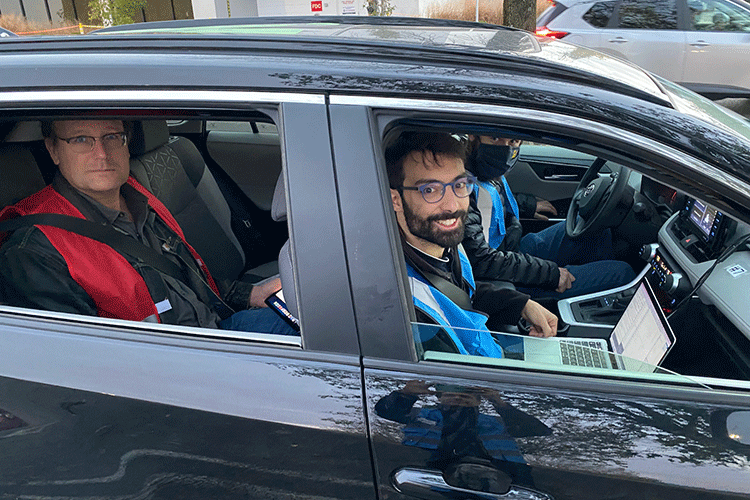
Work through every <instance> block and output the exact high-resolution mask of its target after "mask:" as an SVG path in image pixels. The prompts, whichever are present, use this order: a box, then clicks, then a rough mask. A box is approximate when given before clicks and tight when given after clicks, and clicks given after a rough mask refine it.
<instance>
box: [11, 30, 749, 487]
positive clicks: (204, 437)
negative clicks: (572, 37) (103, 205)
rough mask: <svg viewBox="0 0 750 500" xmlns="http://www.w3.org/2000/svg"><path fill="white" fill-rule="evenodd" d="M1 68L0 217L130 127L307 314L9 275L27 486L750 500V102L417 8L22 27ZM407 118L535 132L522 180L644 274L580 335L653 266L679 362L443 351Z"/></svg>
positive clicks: (159, 177)
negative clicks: (204, 311) (719, 97)
mask: <svg viewBox="0 0 750 500" xmlns="http://www.w3.org/2000/svg"><path fill="white" fill-rule="evenodd" d="M0 64H2V67H3V69H4V71H3V75H4V78H3V79H2V81H0V107H1V108H2V116H1V117H0V140H1V142H0V179H2V181H1V182H0V206H7V205H10V204H13V203H16V202H17V201H18V200H20V199H22V198H24V197H26V196H29V195H30V194H32V193H34V192H36V191H37V190H39V189H41V188H43V187H44V186H45V185H47V184H49V183H50V182H51V179H52V176H53V175H54V170H55V168H54V165H53V163H52V161H51V159H50V158H49V156H48V155H47V153H46V151H45V149H44V144H43V141H42V135H41V129H40V122H41V121H42V120H50V119H59V118H71V117H72V118H83V119H85V118H102V117H105V118H112V119H123V120H127V121H128V122H130V123H132V125H133V133H132V137H131V140H130V143H129V147H130V155H131V172H132V174H133V176H135V177H136V178H138V179H139V180H140V181H141V182H142V183H144V185H146V186H147V187H149V188H150V190H151V191H152V192H153V193H154V195H156V197H158V198H159V199H160V200H161V201H162V202H163V203H164V204H165V205H166V206H167V207H168V208H169V210H170V211H171V212H172V213H173V214H174V216H175V218H176V219H177V221H178V222H179V223H180V225H181V226H182V228H183V230H184V232H185V236H186V239H187V240H188V241H189V242H190V243H191V244H192V245H193V246H194V247H195V248H196V250H197V251H198V253H199V254H200V255H201V257H202V258H203V259H204V260H205V262H206V264H207V265H208V267H209V269H210V270H211V272H212V273H213V275H214V277H216V278H217V279H227V280H232V279H237V278H238V277H240V276H244V277H245V279H247V280H250V281H257V280H262V279H264V278H266V277H269V276H272V275H274V274H276V273H277V272H279V271H280V272H281V281H282V285H283V292H284V297H285V301H286V303H287V307H288V309H289V312H290V314H291V315H293V316H294V317H296V318H297V319H298V322H299V325H300V327H301V331H300V335H299V336H282V335H270V334H264V333H251V332H240V331H230V330H218V329H216V330H214V329H206V328H196V327H187V326H175V325H168V324H159V323H152V322H133V321H125V320H120V319H111V318H103V317H95V316H83V315H77V314H69V313H60V312H56V311H50V310H40V309H34V308H30V307H24V305H23V304H19V303H17V301H16V300H15V297H13V294H12V293H10V292H9V290H12V289H14V285H22V284H23V281H24V280H25V279H28V277H24V276H23V275H17V278H16V279H17V280H18V283H5V284H3V288H1V289H0V294H1V295H0V296H1V297H2V302H3V303H4V305H2V306H0V325H1V326H0V330H1V331H2V335H0V498H8V499H11V498H13V499H15V498H123V499H124V498H170V499H171V498H263V499H268V498H279V499H281V498H295V499H299V498H309V499H323V498H326V499H327V498H373V499H375V498H379V499H395V498H404V499H406V498H424V499H435V498H482V499H492V498H496V499H499V498H514V499H518V498H522V499H549V498H554V499H558V500H562V499H576V500H581V499H604V498H612V499H615V498H617V499H622V498H628V499H630V498H632V499H641V498H660V499H679V500H684V499H691V498H693V499H699V498H700V499H706V498H712V499H714V498H715V499H730V498H731V499H735V498H745V497H747V496H748V495H750V382H749V381H748V380H749V378H750V340H749V337H750V307H748V299H749V298H750V286H749V283H750V273H749V272H748V270H750V251H749V250H748V248H747V246H746V241H747V235H748V234H750V226H749V225H748V222H750V125H748V123H747V122H746V121H743V120H742V119H740V118H739V117H738V116H736V115H734V114H732V113H730V112H727V111H725V110H722V109H721V108H719V107H717V106H715V105H713V104H712V103H711V102H709V101H707V100H704V99H703V98H701V97H699V96H697V95H695V94H693V93H691V92H689V91H687V90H685V89H684V88H682V87H679V86H676V85H674V84H672V83H669V82H667V81H665V80H662V79H660V78H658V77H655V76H653V75H651V74H648V73H646V72H644V71H642V70H640V69H638V68H637V67H635V66H632V65H630V64H628V63H625V62H622V61H619V60H616V59H610V58H608V57H607V56H604V55H602V54H600V53H597V52H593V51H589V50H587V49H584V48H581V47H576V46H573V45H569V44H566V43H564V42H562V41H558V40H551V39H545V38H537V37H535V36H534V35H532V34H529V33H526V32H523V31H519V30H513V29H506V28H501V27H494V26H489V25H479V24H472V23H460V22H442V21H427V20H419V19H390V18H383V19H358V18H313V19H293V18H284V19H246V20H236V19H232V20H226V21H217V20H212V21H189V22H175V23H153V24H149V23H144V24H139V25H132V26H128V27H117V28H114V29H109V30H105V31H103V32H100V33H96V34H90V35H87V36H80V37H69V38H68V37H66V38H51V37H50V38H32V37H30V38H18V39H8V40H6V41H5V42H4V43H2V44H0ZM407 130H412V131H413V130H421V131H444V132H449V133H451V134H455V135H456V136H457V137H463V136H465V135H468V134H480V135H491V136H496V137H504V136H510V137H517V138H522V139H523V140H524V145H523V146H522V149H521V160H520V161H519V163H518V165H517V166H516V167H515V169H514V170H513V171H512V176H510V181H511V183H513V185H514V189H516V190H523V191H525V192H528V193H531V194H535V195H537V196H539V197H543V198H545V199H548V200H551V201H552V202H553V203H555V204H556V205H557V206H559V207H560V210H561V211H567V209H568V207H572V210H570V211H568V214H570V215H568V219H569V220H570V221H571V228H570V229H571V231H572V232H574V233H575V232H581V230H583V229H589V228H594V227H611V228H612V230H613V232H614V234H615V236H616V241H617V243H618V248H619V250H620V252H621V255H622V258H623V259H626V260H627V261H628V262H630V263H631V264H632V265H633V266H634V268H636V269H637V271H638V277H637V278H636V279H635V280H634V281H633V282H632V283H630V284H628V285H626V286H623V287H621V288H618V289H615V290H608V291H605V292H602V293H598V294H594V295H590V296H584V297H574V298H570V299H566V300H562V301H559V302H557V301H548V302H547V303H546V304H547V305H548V306H549V307H550V308H551V309H552V310H554V311H555V312H557V313H558V314H559V315H560V318H561V319H562V320H563V321H564V322H565V323H566V324H567V325H569V330H568V335H569V336H571V337H572V336H588V337H602V338H604V337H607V336H609V334H610V333H611V331H612V327H613V325H614V324H616V323H618V322H619V321H620V319H621V318H620V316H622V314H623V310H624V309H625V307H626V306H627V305H628V301H629V298H630V297H631V296H633V294H634V293H635V292H636V288H637V287H639V286H641V285H642V284H644V283H649V284H650V286H651V287H652V288H653V289H654V291H655V293H656V299H657V300H658V301H659V305H660V306H661V307H660V310H663V311H665V312H666V313H667V314H668V315H669V319H668V321H669V325H670V326H671V330H672V331H673V332H674V335H675V337H676V343H675V345H674V347H673V349H672V350H671V351H670V352H669V354H668V355H667V357H666V359H665V360H664V361H663V362H661V363H659V365H660V366H658V367H657V366H655V365H640V368H639V369H604V368H585V367H566V366H563V365H561V364H555V363H544V362H532V361H529V360H525V361H524V360H519V359H514V358H513V356H510V355H508V356H506V357H504V358H501V359H491V358H483V357H477V356H468V355H461V354H456V353H454V352H449V351H448V352H444V351H434V350H431V348H430V347H428V346H426V345H424V344H422V343H421V342H420V339H421V336H420V334H421V333H422V332H423V331H424V330H425V329H430V328H432V329H434V328H435V326H434V325H422V324H417V323H415V321H414V319H415V311H414V307H413V305H412V297H411V292H410V289H409V285H408V281H407V276H406V268H405V263H404V256H403V252H402V248H401V244H400V241H399V238H398V230H397V225H396V220H395V217H394V213H393V207H392V204H391V198H390V191H389V186H388V181H387V176H386V172H385V164H384V156H383V152H384V147H385V146H386V145H387V144H388V143H389V142H390V141H392V140H393V139H394V138H395V137H396V136H397V135H398V134H400V133H401V132H403V131H407ZM597 185H606V186H609V188H607V189H606V190H605V191H601V192H598V191H597V192H596V196H599V197H600V198H598V199H600V200H601V203H600V204H599V205H597V206H596V207H593V208H594V209H595V210H594V209H592V207H591V206H590V205H589V206H588V207H587V208H586V210H585V212H582V210H581V208H582V206H583V205H584V204H585V200H584V199H583V196H584V195H585V194H586V192H589V194H590V192H591V191H592V190H593V189H594V188H595V187H596V186H597ZM590 186H594V188H590ZM579 214H580V215H584V216H585V217H583V220H584V222H585V223H586V225H581V226H577V225H576V221H577V220H579V219H577V218H576V215H579ZM524 222H531V221H524ZM553 222H555V221H554V220H553V221H550V222H547V223H546V224H549V223H553ZM529 226H530V224H529ZM641 255H642V257H641ZM111 279H112V284H115V283H116V280H117V279H118V277H117V276H116V275H115V273H113V275H112V277H111ZM680 302H683V304H682V305H680V304H679V303H680ZM657 312H658V311H657ZM627 328H630V327H627ZM635 328H636V326H633V327H632V329H633V330H634V329H635ZM519 331H520V330H519V329H517V328H515V325H511V326H510V327H509V328H508V329H507V331H505V332H497V334H496V335H497V338H498V341H499V342H504V341H507V340H508V339H515V340H516V341H519V342H522V341H523V340H525V339H526V338H528V337H523V336H513V335H512V334H513V332H515V333H516V334H518V332H519ZM560 335H563V332H561V333H560ZM511 350H512V349H510V348H509V349H508V354H510V351H511ZM626 368H627V367H626Z"/></svg>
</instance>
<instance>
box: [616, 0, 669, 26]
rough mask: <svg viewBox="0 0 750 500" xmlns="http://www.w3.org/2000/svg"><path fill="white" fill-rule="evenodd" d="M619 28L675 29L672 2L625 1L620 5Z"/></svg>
mask: <svg viewBox="0 0 750 500" xmlns="http://www.w3.org/2000/svg"><path fill="white" fill-rule="evenodd" d="M619 19H620V22H619V26H618V27H620V28H636V29H651V30H666V29H677V5H676V3H675V1H674V0H658V1H653V0H625V1H623V2H622V4H620V16H619Z"/></svg>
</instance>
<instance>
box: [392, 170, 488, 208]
mask: <svg viewBox="0 0 750 500" xmlns="http://www.w3.org/2000/svg"><path fill="white" fill-rule="evenodd" d="M476 182H477V178H476V177H474V176H473V175H467V176H465V177H461V178H458V179H456V180H455V181H452V182H438V181H433V182H428V183H426V184H420V185H419V186H401V189H406V190H408V191H419V192H420V193H421V194H422V198H424V201H426V202H427V203H437V202H439V201H440V200H442V199H443V197H444V196H445V188H446V187H448V186H450V187H451V189H453V194H455V195H456V197H457V198H466V197H467V196H469V195H470V194H471V192H472V191H473V190H474V184H476Z"/></svg>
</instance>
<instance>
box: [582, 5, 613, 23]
mask: <svg viewBox="0 0 750 500" xmlns="http://www.w3.org/2000/svg"><path fill="white" fill-rule="evenodd" d="M614 11H615V2H597V3H595V4H594V5H592V6H591V8H590V9H589V10H587V11H586V13H585V14H584V15H583V20H584V21H586V22H587V23H589V24H590V25H591V26H593V27H594V28H606V27H607V25H608V24H609V20H610V18H611V17H612V14H613V13H614Z"/></svg>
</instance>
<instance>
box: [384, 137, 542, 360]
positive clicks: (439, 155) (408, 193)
mask: <svg viewBox="0 0 750 500" xmlns="http://www.w3.org/2000/svg"><path fill="white" fill-rule="evenodd" d="M464 158H465V150H464V146H463V145H462V144H461V143H460V142H459V141H458V140H456V139H454V138H453V137H452V136H450V135H448V134H441V133H416V132H406V133H403V134H401V136H400V137H399V138H398V139H397V140H396V141H395V142H394V143H393V144H392V145H390V146H389V147H388V148H387V149H386V152H385V159H386V165H387V168H388V180H389V183H390V187H391V201H392V203H393V209H394V211H395V213H396V220H397V222H398V227H399V232H400V234H401V244H402V247H403V249H404V255H405V258H406V268H407V272H408V274H409V278H410V279H409V283H410V286H411V292H412V297H413V300H414V305H415V307H416V310H417V320H418V321H419V322H421V323H437V324H439V325H441V326H442V327H444V331H445V332H447V334H448V336H449V337H450V341H452V343H453V344H455V348H457V349H458V351H459V352H461V353H462V354H472V355H479V356H492V357H502V355H503V353H502V349H501V348H500V346H499V345H498V344H497V343H496V342H495V341H494V339H493V337H492V335H491V334H490V333H489V330H488V329H487V326H486V323H487V319H488V317H487V314H490V315H492V316H493V321H497V322H500V323H505V324H515V323H517V322H518V321H519V320H520V319H521V317H523V318H524V319H525V320H526V321H527V322H528V323H529V325H530V327H531V331H530V334H531V335H535V336H544V337H547V336H552V335H555V334H556V330H557V317H556V316H555V315H554V314H552V313H551V312H549V311H548V310H546V309H545V308H543V307H542V306H541V305H539V304H538V303H536V302H534V301H532V300H529V296H528V295H525V294H522V293H520V292H517V291H515V290H512V289H508V288H501V287H497V286H496V285H493V284H491V283H481V282H480V283H475V282H474V278H473V277H472V272H471V266H470V264H469V262H468V259H466V257H465V256H464V255H463V253H462V252H460V251H459V250H458V244H459V243H461V240H462V239H463V234H464V222H465V220H466V215H467V211H468V209H469V194H471V192H472V190H473V188H474V183H475V181H476V179H475V178H474V177H473V176H472V175H471V174H470V173H469V172H467V171H466V169H465V168H464ZM480 311H483V312H480ZM450 341H448V340H447V339H444V340H443V341H442V342H443V343H447V344H450Z"/></svg>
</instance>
